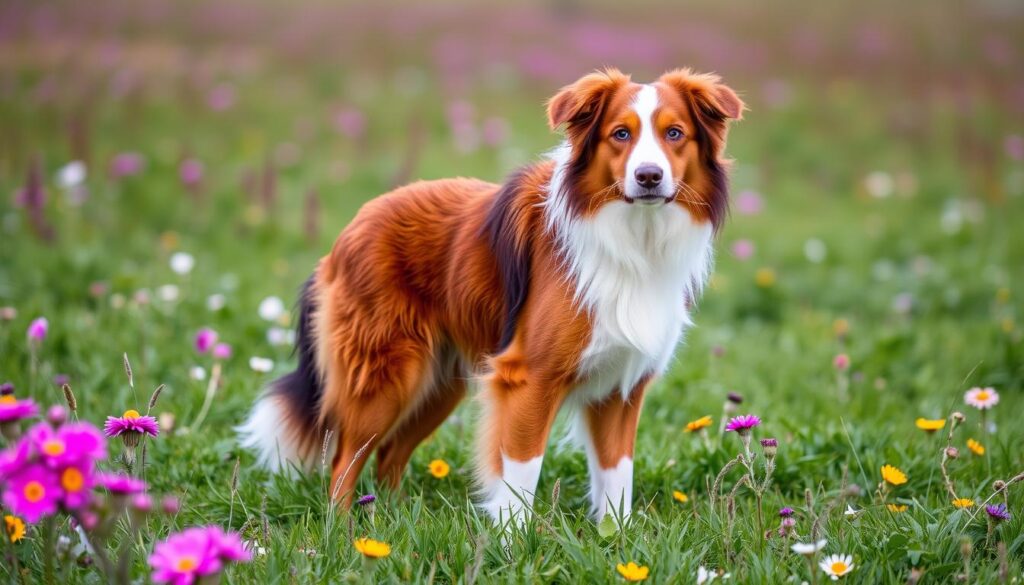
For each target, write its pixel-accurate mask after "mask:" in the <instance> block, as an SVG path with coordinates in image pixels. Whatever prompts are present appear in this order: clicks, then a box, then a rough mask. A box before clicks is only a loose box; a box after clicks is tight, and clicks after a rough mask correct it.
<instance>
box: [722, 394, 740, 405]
mask: <svg viewBox="0 0 1024 585" xmlns="http://www.w3.org/2000/svg"><path fill="white" fill-rule="evenodd" d="M725 399H726V400H728V401H729V402H732V403H733V404H743V396H742V395H741V394H739V393H738V392H730V393H728V394H726V395H725Z"/></svg>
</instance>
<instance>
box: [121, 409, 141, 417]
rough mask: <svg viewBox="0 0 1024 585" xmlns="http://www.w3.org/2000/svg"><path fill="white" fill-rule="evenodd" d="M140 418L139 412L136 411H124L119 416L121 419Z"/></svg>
mask: <svg viewBox="0 0 1024 585" xmlns="http://www.w3.org/2000/svg"><path fill="white" fill-rule="evenodd" d="M140 416H142V415H141V414H139V411H137V410H126V411H124V414H123V415H121V418H139V417H140Z"/></svg>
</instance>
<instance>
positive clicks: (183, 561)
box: [174, 556, 199, 573]
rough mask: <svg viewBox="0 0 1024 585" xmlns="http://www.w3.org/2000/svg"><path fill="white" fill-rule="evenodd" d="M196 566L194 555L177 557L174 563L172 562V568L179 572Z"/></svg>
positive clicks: (190, 569)
mask: <svg viewBox="0 0 1024 585" xmlns="http://www.w3.org/2000/svg"><path fill="white" fill-rule="evenodd" d="M198 566H199V562H198V561H196V558H195V557H190V556H186V557H181V558H180V559H178V561H177V562H176V563H174V570H176V571H178V572H181V573H187V572H188V571H192V570H194V569H195V568H196V567H198Z"/></svg>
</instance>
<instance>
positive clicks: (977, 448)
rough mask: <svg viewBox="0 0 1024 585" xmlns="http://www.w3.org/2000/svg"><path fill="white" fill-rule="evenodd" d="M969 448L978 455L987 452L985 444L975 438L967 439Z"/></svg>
mask: <svg viewBox="0 0 1024 585" xmlns="http://www.w3.org/2000/svg"><path fill="white" fill-rule="evenodd" d="M967 448H968V449H970V450H971V453H974V454H975V455H977V456H978V457H981V456H982V455H984V454H985V446H984V445H982V444H981V443H979V442H978V441H976V440H974V439H967Z"/></svg>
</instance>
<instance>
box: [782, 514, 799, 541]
mask: <svg viewBox="0 0 1024 585" xmlns="http://www.w3.org/2000/svg"><path fill="white" fill-rule="evenodd" d="M795 527H796V518H783V519H782V522H780V523H779V536H785V537H788V536H795V535H796V532H795V531H794V528H795Z"/></svg>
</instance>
